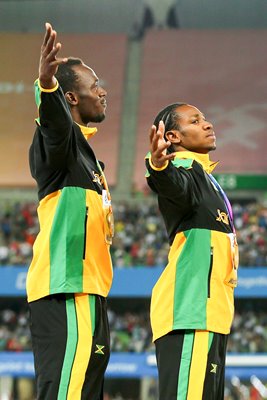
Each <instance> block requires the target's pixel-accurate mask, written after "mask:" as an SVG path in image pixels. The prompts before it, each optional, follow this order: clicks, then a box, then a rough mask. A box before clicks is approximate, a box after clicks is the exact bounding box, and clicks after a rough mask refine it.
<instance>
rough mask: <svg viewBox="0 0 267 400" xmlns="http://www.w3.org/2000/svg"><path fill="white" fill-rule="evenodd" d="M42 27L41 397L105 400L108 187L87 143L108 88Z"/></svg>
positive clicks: (37, 284)
mask: <svg viewBox="0 0 267 400" xmlns="http://www.w3.org/2000/svg"><path fill="white" fill-rule="evenodd" d="M56 36H57V34H56V31H54V30H53V28H52V26H51V25H50V24H48V23H47V24H46V33H45V36H44V41H43V44H42V47H41V56H40V64H39V79H38V80H37V81H36V83H35V97H36V102H37V105H38V107H39V118H38V119H37V128H36V131H35V135H34V138H33V142H32V145H31V148H30V154H29V159H30V169H31V173H32V176H33V177H34V179H35V180H36V181H37V185H38V195H39V200H40V204H39V207H38V216H39V221H40V232H39V234H38V237H37V239H36V241H35V243H34V249H33V259H32V262H31V265H30V268H29V272H28V276H27V296H28V301H29V307H30V317H31V335H32V345H33V353H34V364H35V370H36V378H37V399H42V400H54V399H60V400H65V399H68V400H76V399H77V400H78V399H81V400H83V399H84V400H85V399H86V400H88V399H90V400H101V399H103V380H104V373H105V370H106V367H107V363H108V360H109V354H110V339H109V327H108V320H107V305H106V296H107V295H108V292H109V289H110V287H111V282H112V263H111V257H110V251H109V248H110V244H111V240H112V236H113V219H112V208H111V199H110V193H109V190H108V186H107V182H106V179H105V176H104V173H103V164H102V163H100V162H99V161H98V160H97V158H96V156H95V154H94V152H93V150H92V148H91V147H90V145H89V143H88V142H87V140H88V139H89V138H90V137H91V136H92V135H93V134H95V133H96V131H97V129H96V128H95V127H89V126H88V124H89V123H91V122H93V123H96V122H101V121H103V119H104V118H105V112H106V95H107V93H106V91H105V90H104V89H103V88H102V87H101V86H100V85H99V79H98V77H97V75H96V74H95V72H94V71H93V70H92V69H91V68H89V67H88V66H86V65H85V64H84V63H83V62H82V60H80V59H77V58H75V59H74V58H69V59H68V58H59V57H58V53H59V50H60V48H61V44H60V43H57V42H56Z"/></svg>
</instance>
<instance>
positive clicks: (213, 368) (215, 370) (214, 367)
mask: <svg viewBox="0 0 267 400" xmlns="http://www.w3.org/2000/svg"><path fill="white" fill-rule="evenodd" d="M211 367H212V368H211V370H210V372H212V373H213V374H216V373H217V367H218V365H217V364H212V363H211Z"/></svg>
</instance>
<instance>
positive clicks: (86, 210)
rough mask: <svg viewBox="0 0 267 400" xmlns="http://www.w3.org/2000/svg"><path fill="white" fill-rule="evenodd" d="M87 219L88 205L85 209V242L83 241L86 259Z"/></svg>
mask: <svg viewBox="0 0 267 400" xmlns="http://www.w3.org/2000/svg"><path fill="white" fill-rule="evenodd" d="M87 220H88V207H86V209H85V218H84V242H83V259H84V260H85V253H86V236H87Z"/></svg>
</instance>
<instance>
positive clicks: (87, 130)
mask: <svg viewBox="0 0 267 400" xmlns="http://www.w3.org/2000/svg"><path fill="white" fill-rule="evenodd" d="M76 123H77V122H76ZM77 125H78V126H79V128H80V129H81V131H82V134H83V135H84V137H85V139H86V140H88V139H90V138H91V137H92V136H94V135H95V134H96V132H97V128H95V127H93V128H90V127H89V126H83V125H79V124H77Z"/></svg>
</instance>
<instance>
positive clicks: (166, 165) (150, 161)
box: [148, 156, 169, 171]
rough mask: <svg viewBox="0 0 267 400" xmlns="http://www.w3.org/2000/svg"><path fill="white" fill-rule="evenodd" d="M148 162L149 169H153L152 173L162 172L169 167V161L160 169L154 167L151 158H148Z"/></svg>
mask: <svg viewBox="0 0 267 400" xmlns="http://www.w3.org/2000/svg"><path fill="white" fill-rule="evenodd" d="M148 161H149V165H150V167H151V168H152V169H154V171H163V170H164V169H165V168H167V167H168V165H169V161H166V163H165V164H164V165H163V166H162V167H160V168H157V167H155V165H153V164H152V160H151V156H150V157H149V159H148Z"/></svg>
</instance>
